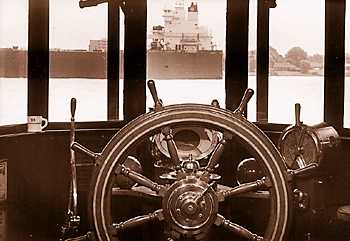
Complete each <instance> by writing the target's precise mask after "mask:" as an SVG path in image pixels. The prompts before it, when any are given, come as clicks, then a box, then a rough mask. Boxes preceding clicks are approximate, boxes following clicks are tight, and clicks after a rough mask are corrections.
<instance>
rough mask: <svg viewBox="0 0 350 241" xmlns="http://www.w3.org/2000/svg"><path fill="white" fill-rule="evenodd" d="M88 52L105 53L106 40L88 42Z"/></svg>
mask: <svg viewBox="0 0 350 241" xmlns="http://www.w3.org/2000/svg"><path fill="white" fill-rule="evenodd" d="M89 51H90V52H94V51H97V52H107V40H106V39H99V40H90V43H89Z"/></svg>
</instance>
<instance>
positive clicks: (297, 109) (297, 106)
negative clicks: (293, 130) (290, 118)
mask: <svg viewBox="0 0 350 241" xmlns="http://www.w3.org/2000/svg"><path fill="white" fill-rule="evenodd" d="M300 109H301V106H300V104H299V103H296V104H295V125H296V126H301V125H302V124H303V123H302V122H301V121H300Z"/></svg>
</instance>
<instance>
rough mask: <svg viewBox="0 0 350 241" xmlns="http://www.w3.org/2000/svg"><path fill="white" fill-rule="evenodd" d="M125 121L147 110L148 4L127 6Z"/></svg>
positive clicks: (139, 1) (137, 1) (134, 1)
mask: <svg viewBox="0 0 350 241" xmlns="http://www.w3.org/2000/svg"><path fill="white" fill-rule="evenodd" d="M125 11H126V12H125V50H124V119H125V120H128V121H129V120H132V119H134V118H135V117H137V116H139V115H140V114H143V113H144V112H145V110H146V40H147V1H146V0H130V1H126V6H125Z"/></svg>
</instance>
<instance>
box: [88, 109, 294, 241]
mask: <svg viewBox="0 0 350 241" xmlns="http://www.w3.org/2000/svg"><path fill="white" fill-rule="evenodd" d="M186 124H191V125H193V124H195V125H201V126H206V127H210V128H215V129H218V130H225V131H228V132H231V133H233V134H234V135H235V136H236V137H237V138H238V139H239V141H241V142H243V143H244V144H245V145H246V147H247V150H249V151H251V152H253V153H254V154H255V155H256V156H258V157H259V159H260V160H261V161H262V163H263V166H264V168H265V169H267V171H268V173H269V175H270V176H271V183H272V186H273V191H272V194H273V195H271V196H272V202H271V205H270V206H271V207H270V218H269V225H268V227H267V230H266V232H265V236H264V238H266V239H268V240H274V241H275V240H282V239H283V236H284V234H285V232H286V230H287V226H288V219H289V217H290V215H289V213H290V212H291V207H290V195H289V190H288V186H287V181H286V173H285V169H284V166H283V162H282V159H281V156H280V154H279V153H278V151H277V150H276V148H275V147H274V145H273V144H272V143H271V142H270V140H269V139H268V138H267V137H266V136H265V135H264V134H263V133H262V132H261V131H260V130H259V129H258V128H257V127H255V126H254V125H253V124H252V123H250V122H248V121H247V120H246V119H244V118H243V117H241V116H240V115H235V114H233V113H231V112H229V111H226V110H223V109H218V108H213V107H211V106H207V105H193V104H185V105H174V106H168V107H166V108H164V109H163V110H162V111H158V112H151V113H148V114H146V115H143V116H141V117H139V118H137V119H135V120H134V121H132V122H130V123H129V124H128V125H127V126H125V127H124V128H123V129H121V130H120V131H119V132H118V133H117V134H116V135H115V136H114V137H113V138H112V140H111V141H110V142H109V144H108V145H107V146H106V148H105V149H104V151H103V153H102V156H101V159H100V160H101V161H102V162H101V163H102V164H101V167H100V170H99V172H98V175H97V176H96V180H95V185H94V187H93V195H92V218H93V223H94V227H95V231H96V234H97V237H98V238H99V239H100V240H112V238H111V234H110V231H109V225H110V222H111V214H110V203H109V201H108V200H109V195H110V193H109V191H108V190H110V189H111V176H113V171H114V169H115V167H116V165H118V164H119V163H120V162H121V161H122V160H123V158H124V157H125V156H126V155H127V153H128V151H129V150H130V149H131V148H132V147H133V146H134V145H135V143H137V142H138V140H140V139H143V138H144V137H145V136H147V135H150V133H156V132H157V131H159V130H160V129H161V128H162V127H165V126H172V127H173V126H177V125H179V126H181V125H186ZM116 239H117V238H116Z"/></svg>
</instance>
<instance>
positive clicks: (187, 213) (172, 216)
mask: <svg viewBox="0 0 350 241" xmlns="http://www.w3.org/2000/svg"><path fill="white" fill-rule="evenodd" d="M163 210H165V213H164V216H165V219H166V220H167V222H168V223H169V224H170V227H171V228H172V229H173V230H174V231H177V232H178V233H180V234H183V235H186V236H193V235H197V234H200V233H204V232H205V231H206V230H207V229H208V228H209V227H210V226H211V225H212V224H213V223H214V221H215V218H216V216H217V212H218V200H217V197H216V194H215V191H214V190H213V189H212V187H210V186H209V185H208V184H207V183H206V182H204V181H201V180H200V179H199V178H197V177H195V176H187V177H186V178H185V179H182V180H179V181H177V182H175V183H174V184H173V185H171V187H170V188H169V189H168V191H167V192H166V194H165V197H164V199H163Z"/></svg>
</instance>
